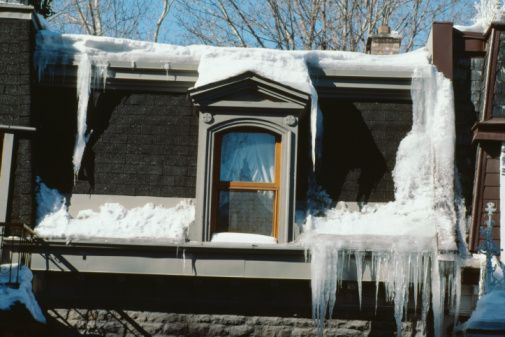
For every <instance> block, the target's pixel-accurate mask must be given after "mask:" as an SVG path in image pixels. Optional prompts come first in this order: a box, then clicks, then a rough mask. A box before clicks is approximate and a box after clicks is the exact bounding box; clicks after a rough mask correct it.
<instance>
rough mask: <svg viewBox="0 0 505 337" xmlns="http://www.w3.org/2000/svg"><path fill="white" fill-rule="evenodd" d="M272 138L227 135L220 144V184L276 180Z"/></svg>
mask: <svg viewBox="0 0 505 337" xmlns="http://www.w3.org/2000/svg"><path fill="white" fill-rule="evenodd" d="M274 174H275V136H274V135H271V134H269V133H265V132H230V133H226V134H225V135H224V136H223V138H222V143H221V173H220V180H221V181H249V182H258V183H271V182H273V181H274V179H275V176H274Z"/></svg>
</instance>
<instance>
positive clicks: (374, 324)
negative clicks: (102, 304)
mask: <svg viewBox="0 0 505 337" xmlns="http://www.w3.org/2000/svg"><path fill="white" fill-rule="evenodd" d="M47 316H48V320H49V324H48V328H49V329H50V330H51V331H50V332H48V333H50V334H51V336H73V335H77V334H79V335H85V336H107V337H113V336H118V337H119V336H121V337H133V336H158V337H161V336H166V337H169V336H170V337H172V336H178V337H182V336H188V337H189V336H223V337H242V336H255V337H267V336H268V337H309V336H310V337H312V336H314V337H315V336H317V328H316V326H315V324H314V321H313V320H311V319H308V318H298V317H289V318H284V317H264V316H238V315H205V314H200V315H194V314H174V313H159V312H142V311H122V310H89V309H52V310H49V311H48V312H47ZM395 329H396V327H395V324H394V321H392V320H391V321H364V320H338V319H334V320H331V321H328V322H327V324H326V328H325V331H324V335H325V336H326V337H336V336H339V337H341V336H349V337H351V336H352V337H361V336H363V337H365V336H367V337H372V336H374V337H379V336H384V337H391V336H394V335H395ZM423 329H424V326H423V325H422V324H415V323H412V322H408V323H405V324H404V327H403V335H404V336H409V337H420V336H426V334H425V333H424V332H423Z"/></svg>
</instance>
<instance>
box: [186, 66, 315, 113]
mask: <svg viewBox="0 0 505 337" xmlns="http://www.w3.org/2000/svg"><path fill="white" fill-rule="evenodd" d="M189 95H190V96H191V100H192V101H193V104H194V105H195V106H196V107H198V108H200V109H206V110H212V109H229V108H245V109H273V110H299V111H300V112H301V111H303V110H305V108H306V106H307V104H308V102H309V100H310V96H309V94H307V93H305V92H303V91H300V90H298V89H294V88H291V87H289V86H286V85H284V84H281V83H279V82H275V81H272V80H270V79H268V78H265V77H262V76H259V75H257V74H255V73H253V72H246V73H243V74H241V75H238V76H234V77H231V78H228V79H225V80H221V81H216V82H213V83H209V84H206V85H204V86H201V87H197V88H192V89H190V90H189Z"/></svg>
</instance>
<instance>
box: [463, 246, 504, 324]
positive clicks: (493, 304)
mask: <svg viewBox="0 0 505 337" xmlns="http://www.w3.org/2000/svg"><path fill="white" fill-rule="evenodd" d="M487 240H492V237H491V236H490V237H488V238H486V241H487ZM487 248H491V247H487ZM494 248H496V247H494ZM481 251H482V250H481ZM484 252H485V251H484ZM494 252H495V253H497V252H499V251H498V250H495V251H494ZM485 253H486V256H481V257H482V258H481V266H480V268H481V271H483V272H484V278H483V280H481V290H483V291H484V295H483V296H482V297H481V298H480V299H479V301H478V302H477V307H476V308H475V310H474V311H473V312H472V315H471V317H470V319H468V321H467V322H465V324H464V325H463V329H464V330H488V331H503V330H505V265H504V264H503V263H502V262H501V261H498V259H497V258H496V256H493V255H492V254H490V253H491V252H490V251H488V252H485Z"/></svg>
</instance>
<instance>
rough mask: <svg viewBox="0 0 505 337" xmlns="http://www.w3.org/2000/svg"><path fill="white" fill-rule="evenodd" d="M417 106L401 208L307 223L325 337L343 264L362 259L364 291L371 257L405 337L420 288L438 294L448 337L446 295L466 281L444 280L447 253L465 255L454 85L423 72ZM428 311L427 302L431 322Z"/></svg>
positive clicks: (398, 194) (451, 273)
mask: <svg viewBox="0 0 505 337" xmlns="http://www.w3.org/2000/svg"><path fill="white" fill-rule="evenodd" d="M412 101H413V125H412V130H411V131H410V132H409V133H408V134H407V136H406V137H405V138H404V139H403V140H402V141H401V143H400V146H399V149H398V152H397V156H396V166H395V168H394V171H393V180H394V184H395V201H393V202H390V203H388V204H385V205H380V206H375V207H368V206H365V207H364V208H363V209H362V210H361V211H360V212H350V211H348V210H346V209H345V208H344V209H342V208H334V209H330V210H327V211H326V215H325V216H312V215H310V214H309V216H308V217H307V222H306V225H305V233H304V235H303V237H302V242H303V244H304V245H305V247H306V248H307V249H308V250H309V251H310V253H311V258H312V259H311V274H312V291H313V310H314V317H315V318H316V319H317V320H318V321H319V323H320V330H321V331H322V326H323V319H324V317H325V316H326V315H328V316H331V312H332V309H333V306H334V302H335V297H334V293H335V291H336V287H337V284H338V283H339V274H338V272H336V271H338V268H342V267H341V264H342V262H341V261H342V257H345V256H351V255H352V256H354V258H355V262H356V270H357V271H358V275H357V279H358V283H360V282H361V275H360V274H361V271H362V270H363V255H364V252H365V251H369V252H372V258H371V268H372V270H384V271H387V272H386V275H385V276H384V275H381V274H380V273H377V274H376V275H375V277H376V280H377V282H378V281H379V280H381V281H384V282H385V286H386V289H388V291H387V293H388V297H389V298H390V299H391V300H393V301H394V303H395V305H394V309H395V319H396V322H397V329H398V335H400V334H401V319H402V317H403V315H404V313H406V303H407V299H408V297H409V287H408V285H409V284H410V283H413V284H414V285H415V287H417V288H416V289H418V290H419V291H421V293H422V298H423V299H425V300H426V301H428V299H429V294H430V290H431V293H432V297H431V304H432V309H433V312H434V320H435V331H436V336H441V333H442V332H441V329H442V325H443V324H442V321H441V319H442V317H443V315H444V314H443V307H444V300H445V299H444V294H445V288H446V286H448V285H452V284H458V282H452V281H451V282H449V281H448V280H449V279H450V280H454V279H455V278H457V277H459V276H458V275H459V271H458V268H455V269H454V270H447V268H448V267H444V268H445V269H444V272H443V273H441V272H440V268H441V267H440V265H439V264H440V262H439V261H438V260H439V258H438V251H439V250H449V251H454V250H456V249H457V247H456V237H455V234H456V224H457V222H458V217H457V214H456V210H455V202H456V199H457V198H456V197H455V193H454V142H455V129H454V104H453V92H452V84H451V82H450V81H449V80H448V79H446V78H444V76H443V75H442V74H441V73H439V72H437V71H436V69H435V68H434V67H432V66H422V67H420V68H419V69H417V70H416V71H415V72H414V75H413V78H412ZM456 265H457V264H456ZM428 266H429V270H428V269H427V268H428ZM328 268H331V270H328ZM449 269H450V268H449ZM423 270H424V272H423V273H424V274H425V276H424V277H420V275H419V274H418V273H419V272H420V271H423ZM428 283H429V284H428ZM416 284H417V285H418V286H416ZM360 287H361V286H360ZM416 291H417V290H416ZM450 293H451V294H454V293H459V290H457V289H454V290H451V291H450ZM451 301H452V300H451ZM452 302H454V304H455V306H456V307H457V306H458V305H457V303H456V302H457V301H452ZM428 304H429V301H428V302H427V303H425V301H423V306H422V317H423V319H424V318H425V317H426V312H427V310H428Z"/></svg>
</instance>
